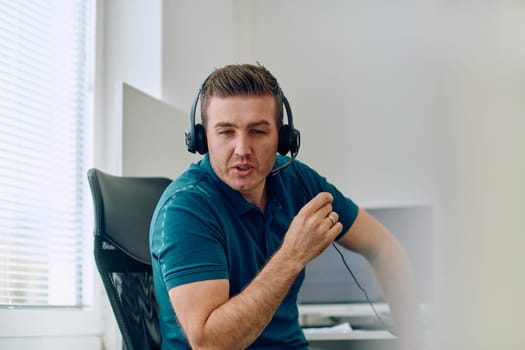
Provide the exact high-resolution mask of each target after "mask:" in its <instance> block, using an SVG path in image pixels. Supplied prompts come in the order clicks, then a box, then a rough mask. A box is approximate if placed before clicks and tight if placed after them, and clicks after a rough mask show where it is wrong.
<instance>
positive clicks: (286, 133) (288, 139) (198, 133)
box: [185, 77, 301, 175]
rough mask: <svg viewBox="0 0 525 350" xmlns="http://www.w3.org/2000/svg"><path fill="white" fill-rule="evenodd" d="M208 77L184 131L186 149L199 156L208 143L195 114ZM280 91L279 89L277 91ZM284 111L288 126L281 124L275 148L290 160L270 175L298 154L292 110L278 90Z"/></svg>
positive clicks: (298, 144) (195, 99)
mask: <svg viewBox="0 0 525 350" xmlns="http://www.w3.org/2000/svg"><path fill="white" fill-rule="evenodd" d="M208 79H209V77H207V78H206V80H204V82H203V83H202V84H201V85H200V87H199V90H198V91H197V96H195V98H194V100H193V104H192V105H191V111H190V126H189V128H188V130H187V131H186V134H185V136H186V147H187V148H188V151H189V152H191V153H195V152H198V153H200V154H205V153H207V152H208V142H207V141H206V132H205V131H204V126H203V125H202V124H195V112H196V110H197V104H198V102H199V97H200V94H201V91H202V88H203V87H204V85H206V82H207V81H208ZM279 90H280V89H279ZM280 93H281V96H282V99H283V105H284V109H285V110H286V116H287V118H288V124H283V125H282V126H281V128H280V130H279V144H278V146H277V152H279V154H281V155H283V156H284V155H285V154H286V153H288V152H290V155H291V159H290V161H289V162H287V163H286V164H284V165H282V166H280V167H278V168H276V169H274V170H272V175H275V174H277V173H279V172H280V171H281V170H283V169H284V168H286V167H287V166H289V165H290V164H291V162H292V161H293V160H294V159H295V157H297V154H298V153H299V147H300V145H301V134H300V132H299V130H297V129H295V128H294V126H293V114H292V108H291V107H290V103H289V102H288V99H287V98H286V96H285V95H284V93H283V91H282V90H280Z"/></svg>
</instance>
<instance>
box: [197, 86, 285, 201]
mask: <svg viewBox="0 0 525 350" xmlns="http://www.w3.org/2000/svg"><path fill="white" fill-rule="evenodd" d="M275 113H276V106H275V99H274V97H273V96H271V95H260V96H233V97H216V96H214V97H212V98H211V99H210V101H209V104H208V109H207V117H208V119H207V125H206V137H207V141H208V152H209V157H210V162H211V166H212V168H213V170H214V171H215V173H216V174H217V176H219V178H220V179H221V180H222V181H224V182H225V183H226V184H228V185H229V186H230V187H231V188H233V189H234V190H237V191H239V192H240V193H241V194H242V195H243V196H244V198H246V200H248V201H249V202H251V203H254V204H256V205H257V204H258V203H260V201H261V199H262V196H263V191H264V186H265V180H266V176H267V175H268V174H269V173H270V171H271V170H272V168H273V165H274V162H275V154H276V152H277V143H278V139H279V133H278V130H277V122H276V118H275Z"/></svg>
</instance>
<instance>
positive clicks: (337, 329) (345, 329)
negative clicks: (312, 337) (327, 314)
mask: <svg viewBox="0 0 525 350" xmlns="http://www.w3.org/2000/svg"><path fill="white" fill-rule="evenodd" d="M352 331H353V329H352V326H350V324H349V323H348V322H345V323H341V324H338V325H335V326H332V327H315V328H303V332H304V333H309V334H323V333H349V332H352Z"/></svg>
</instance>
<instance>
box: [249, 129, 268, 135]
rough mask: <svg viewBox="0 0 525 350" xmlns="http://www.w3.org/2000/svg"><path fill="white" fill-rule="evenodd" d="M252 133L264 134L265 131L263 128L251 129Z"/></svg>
mask: <svg viewBox="0 0 525 350" xmlns="http://www.w3.org/2000/svg"><path fill="white" fill-rule="evenodd" d="M252 134H255V135H264V134H266V131H265V130H260V129H253V130H252Z"/></svg>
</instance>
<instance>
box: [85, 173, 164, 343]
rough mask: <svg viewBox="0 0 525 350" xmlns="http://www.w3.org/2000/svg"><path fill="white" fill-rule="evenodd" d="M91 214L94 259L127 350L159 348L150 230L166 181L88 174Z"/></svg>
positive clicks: (159, 338)
mask: <svg viewBox="0 0 525 350" xmlns="http://www.w3.org/2000/svg"><path fill="white" fill-rule="evenodd" d="M87 175H88V181H89V186H90V188H91V194H92V197H93V203H94V211H95V230H94V231H95V232H94V234H95V237H94V255H95V262H96V265H97V269H98V271H99V273H100V276H101V277H102V282H103V284H104V288H105V290H106V293H107V295H108V297H109V301H110V304H111V308H112V309H113V313H114V314H115V318H116V319H117V324H118V327H119V329H120V332H121V333H122V341H123V347H124V349H127V350H144V349H160V344H161V337H160V329H159V307H158V304H157V301H156V298H155V292H154V290H153V277H152V270H151V257H150V250H149V238H148V237H149V226H150V221H151V217H152V215H153V211H154V210H155V206H156V204H157V201H158V200H159V198H160V196H161V194H162V192H163V191H164V189H165V188H166V187H167V186H168V185H169V184H170V182H171V180H170V179H167V178H160V177H157V178H153V177H122V176H113V175H109V174H106V173H104V172H102V171H100V170H97V169H90V170H89V171H88V174H87Z"/></svg>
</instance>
